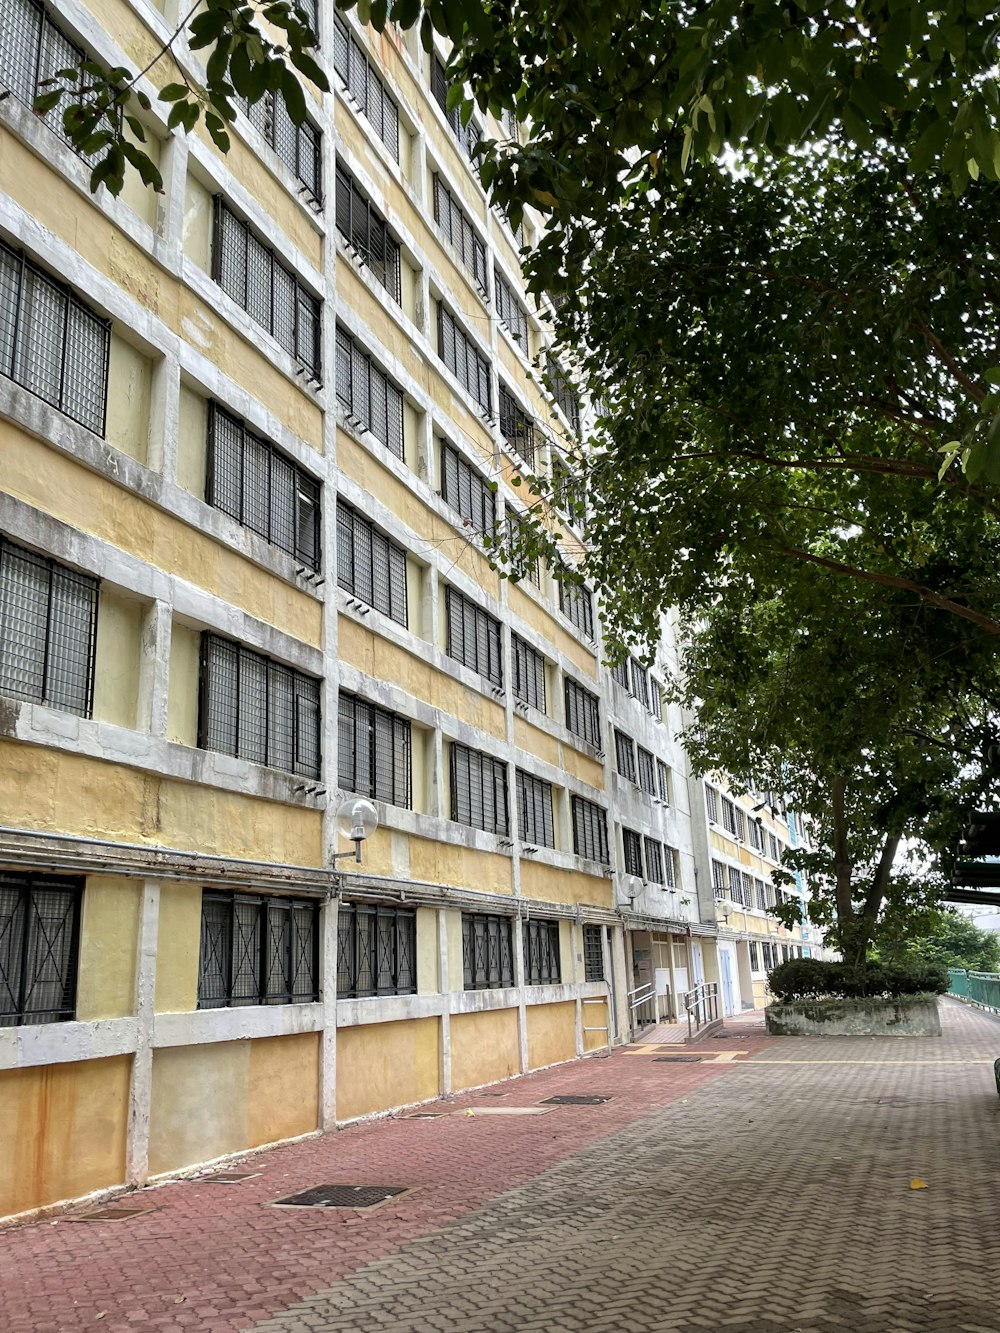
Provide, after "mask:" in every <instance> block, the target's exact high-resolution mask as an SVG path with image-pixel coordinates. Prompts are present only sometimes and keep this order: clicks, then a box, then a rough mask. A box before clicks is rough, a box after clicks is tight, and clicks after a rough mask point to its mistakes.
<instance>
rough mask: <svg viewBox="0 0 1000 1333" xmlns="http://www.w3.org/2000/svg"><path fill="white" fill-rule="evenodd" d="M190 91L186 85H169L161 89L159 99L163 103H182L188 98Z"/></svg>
mask: <svg viewBox="0 0 1000 1333" xmlns="http://www.w3.org/2000/svg"><path fill="white" fill-rule="evenodd" d="M188 91H189V89H188V86H187V84H186V83H168V84H167V85H166V86H165V87H163V88H161V89H160V93H159V99H160V101H161V102H180V101H182V100H183V99H184V98H186V97H187V95H188Z"/></svg>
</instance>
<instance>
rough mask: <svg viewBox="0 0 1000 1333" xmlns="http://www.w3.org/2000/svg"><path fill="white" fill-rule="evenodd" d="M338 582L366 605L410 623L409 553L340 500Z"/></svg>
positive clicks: (338, 516) (338, 513)
mask: <svg viewBox="0 0 1000 1333" xmlns="http://www.w3.org/2000/svg"><path fill="white" fill-rule="evenodd" d="M337 583H338V584H339V585H340V587H341V588H343V589H344V591H345V592H349V593H350V594H351V596H352V597H357V599H358V600H359V601H361V602H364V603H365V605H366V606H373V607H374V608H375V610H376V611H381V612H382V614H383V615H385V616H389V618H390V619H391V620H395V621H396V622H397V623H398V624H400V625H405V624H406V623H407V614H406V552H405V551H404V550H403V548H402V547H401V546H397V545H396V543H395V542H393V541H390V540H389V538H388V537H387V536H386V535H385V534H384V533H382V532H379V530H378V529H377V528H376V527H373V525H372V524H371V523H369V521H368V519H366V518H365V517H364V516H363V515H361V514H359V513H358V511H357V510H356V509H354V508H352V506H351V505H349V504H347V503H346V501H344V500H340V499H338V501H337Z"/></svg>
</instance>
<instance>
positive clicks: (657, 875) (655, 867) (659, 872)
mask: <svg viewBox="0 0 1000 1333" xmlns="http://www.w3.org/2000/svg"><path fill="white" fill-rule="evenodd" d="M643 844H644V845H643V850H644V852H645V854H646V878H647V879H650V880H652V881H653V883H654V884H662V883H663V848H662V846H661V845H660V843H658V842H657V841H656V839H655V838H644V839H643Z"/></svg>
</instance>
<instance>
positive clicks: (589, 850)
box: [572, 796, 611, 865]
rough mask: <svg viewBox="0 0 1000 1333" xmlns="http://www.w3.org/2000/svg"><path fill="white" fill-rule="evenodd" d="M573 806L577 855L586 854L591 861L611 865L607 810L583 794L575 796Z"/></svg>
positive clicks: (574, 846) (574, 839)
mask: <svg viewBox="0 0 1000 1333" xmlns="http://www.w3.org/2000/svg"><path fill="white" fill-rule="evenodd" d="M572 806H573V851H574V852H575V853H576V855H577V856H585V857H586V858H587V859H588V860H589V861H601V862H603V864H604V865H610V864H611V858H610V856H609V855H608V817H607V814H606V812H605V811H604V810H603V809H602V808H601V807H600V806H599V805H595V804H594V802H593V801H588V800H587V799H586V798H585V797H583V796H574V797H573V800H572Z"/></svg>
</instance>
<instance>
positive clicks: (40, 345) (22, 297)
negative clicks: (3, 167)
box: [0, 24, 111, 436]
mask: <svg viewBox="0 0 1000 1333" xmlns="http://www.w3.org/2000/svg"><path fill="white" fill-rule="evenodd" d="M2 27H3V25H2V24H0V31H2ZM110 352H111V325H110V322H109V321H108V320H105V319H102V318H101V317H100V316H99V315H96V314H95V313H94V311H93V310H91V309H90V308H89V306H86V305H84V304H83V302H82V301H80V300H79V299H78V298H77V297H76V296H75V295H74V294H73V293H72V292H71V291H70V289H69V288H68V287H66V286H64V285H63V284H62V283H59V282H55V281H54V280H53V279H52V278H50V277H49V275H48V274H47V273H43V272H42V270H41V269H40V268H36V267H35V265H34V264H31V263H29V262H28V260H27V259H26V258H25V257H24V255H23V254H22V253H21V251H19V250H14V249H11V247H10V246H8V245H4V244H2V243H0V374H3V375H6V376H7V377H8V379H12V380H14V381H15V383H17V384H20V385H21V386H22V387H23V388H25V389H27V390H28V391H29V392H30V393H33V394H35V395H36V397H38V398H41V399H43V400H44V401H45V402H46V403H50V404H51V405H52V406H53V407H55V408H57V409H58V410H59V411H60V412H63V413H65V415H66V416H68V417H70V418H71V419H72V420H73V421H78V422H79V423H80V425H81V426H86V427H87V429H88V430H92V431H93V432H94V433H95V434H96V435H102V436H103V434H104V430H105V416H106V411H107V398H108V358H109V356H110Z"/></svg>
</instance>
